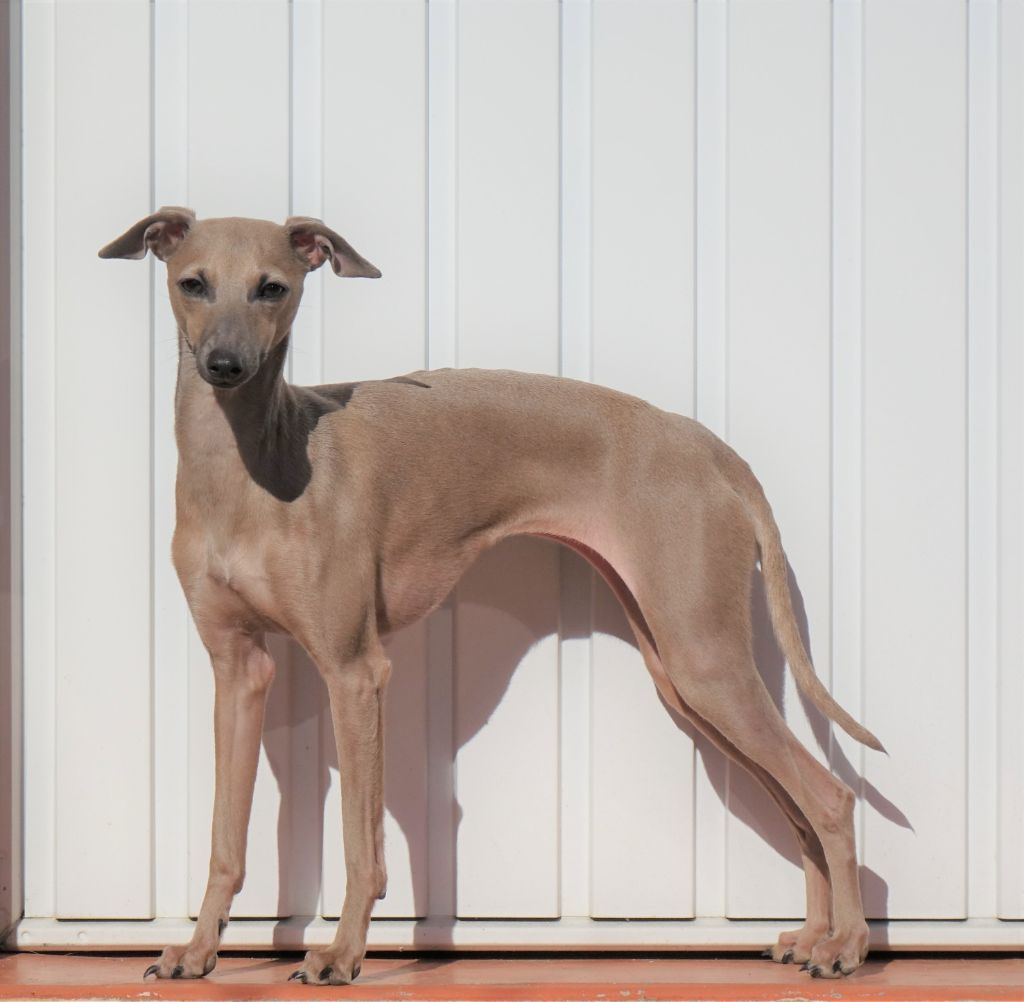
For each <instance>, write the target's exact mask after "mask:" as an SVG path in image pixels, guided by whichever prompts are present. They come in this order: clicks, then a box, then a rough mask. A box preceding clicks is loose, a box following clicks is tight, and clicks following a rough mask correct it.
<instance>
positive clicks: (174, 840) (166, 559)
mask: <svg viewBox="0 0 1024 1002" xmlns="http://www.w3.org/2000/svg"><path fill="white" fill-rule="evenodd" d="M153 41H154V44H153V204H154V206H160V205H188V204H189V197H188V7H187V5H186V4H185V3H182V2H180V0H159V2H158V3H156V4H154V6H153ZM147 267H149V268H151V269H152V275H153V285H152V290H153V295H152V324H153V327H152V345H153V347H152V358H151V368H152V390H151V408H152V415H153V458H152V473H153V483H152V510H153V536H152V542H151V552H152V560H153V579H152V580H153V584H152V587H153V705H154V706H156V707H159V712H157V713H154V714H153V782H154V786H155V788H156V789H157V790H159V795H158V796H155V797H154V798H153V829H154V831H153V855H154V861H153V871H154V872H153V891H154V898H155V905H156V914H157V915H158V916H164V915H182V914H185V913H187V910H188V850H189V839H188V814H189V812H188V802H189V789H188V781H189V773H188V769H186V768H183V767H182V766H183V757H182V748H186V747H187V746H188V710H189V705H188V670H187V665H188V638H189V630H190V623H189V614H188V606H187V604H186V602H185V597H184V595H183V593H182V590H181V585H180V584H179V582H178V575H177V573H176V572H175V570H174V565H173V564H172V563H171V539H172V536H173V533H174V520H175V498H174V480H175V474H176V471H177V460H178V452H177V444H176V443H175V440H174V395H175V388H176V385H177V375H178V334H177V324H176V322H175V319H174V314H173V313H172V311H171V305H170V300H169V298H168V296H167V291H166V289H167V282H166V277H167V270H166V268H165V266H164V265H163V263H161V262H159V261H154V262H153V263H152V264H151V265H148V266H147Z"/></svg>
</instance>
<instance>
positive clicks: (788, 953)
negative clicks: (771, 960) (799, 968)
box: [782, 950, 793, 964]
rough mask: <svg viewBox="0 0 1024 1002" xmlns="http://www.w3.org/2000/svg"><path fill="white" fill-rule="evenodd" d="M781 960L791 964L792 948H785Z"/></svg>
mask: <svg viewBox="0 0 1024 1002" xmlns="http://www.w3.org/2000/svg"><path fill="white" fill-rule="evenodd" d="M782 962H783V963H784V964H791V963H792V962H793V951H792V950H787V951H786V952H785V953H784V954H783V955H782Z"/></svg>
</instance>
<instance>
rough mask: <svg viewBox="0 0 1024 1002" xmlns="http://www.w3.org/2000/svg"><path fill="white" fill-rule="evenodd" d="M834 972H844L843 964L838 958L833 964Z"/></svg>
mask: <svg viewBox="0 0 1024 1002" xmlns="http://www.w3.org/2000/svg"><path fill="white" fill-rule="evenodd" d="M832 973H833V974H842V973H843V965H842V964H841V963H840V962H839V961H838V960H837V961H836V962H835V963H834V964H833V965H832Z"/></svg>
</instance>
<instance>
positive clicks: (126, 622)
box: [55, 0, 153, 918]
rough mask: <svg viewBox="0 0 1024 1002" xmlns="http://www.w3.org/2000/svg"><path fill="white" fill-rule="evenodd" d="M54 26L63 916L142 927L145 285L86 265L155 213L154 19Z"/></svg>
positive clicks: (145, 868) (88, 13)
mask: <svg viewBox="0 0 1024 1002" xmlns="http://www.w3.org/2000/svg"><path fill="white" fill-rule="evenodd" d="M56 15H57V20H56V63H57V65H58V66H59V67H60V75H59V77H58V82H57V90H56V129H57V134H58V136H59V141H58V149H59V156H58V159H57V173H56V192H57V201H56V220H55V225H56V229H57V232H58V233H60V234H61V237H60V240H59V242H58V244H57V263H56V277H57V282H56V294H57V313H56V324H57V343H56V363H57V369H56V373H55V379H56V400H57V407H56V419H57V427H56V434H57V440H56V449H57V481H56V493H57V508H56V519H57V522H56V534H57V565H56V575H57V580H58V582H59V584H58V588H57V616H56V626H57V635H56V643H57V787H56V797H57V805H58V807H57V878H56V883H57V913H58V914H59V915H61V916H65V917H87V918H102V917H126V916H128V917H134V918H146V917H149V916H150V915H151V914H152V908H153V903H152V899H151V871H150V865H151V839H152V831H151V827H150V809H151V797H152V789H151V783H150V769H151V756H150V726H149V720H150V718H149V700H150V670H149V661H150V601H149V573H150V567H149V531H150V525H149V468H150V460H149V455H150V441H149V399H148V397H149V379H148V372H149V365H148V362H149V350H148V344H147V340H148V337H147V323H148V302H149V276H148V275H147V274H146V270H147V269H146V266H145V265H138V264H136V265H135V267H134V268H131V267H129V266H128V265H127V264H111V263H109V262H105V261H100V260H99V259H98V258H97V257H96V252H97V250H98V249H99V246H100V245H101V244H102V243H104V242H106V241H107V240H109V239H112V238H113V237H114V236H116V232H111V230H110V228H111V226H112V225H115V226H116V227H121V226H123V227H125V228H127V226H128V224H130V223H131V222H133V221H134V220H135V219H137V218H139V217H140V216H143V215H145V214H146V211H147V210H148V208H149V178H150V161H149V144H148V141H147V140H148V136H149V125H150V117H149V91H148V87H146V86H145V81H147V80H148V79H149V74H150V62H149V51H150V50H149V7H148V5H147V4H145V3H138V2H129V0H122V2H118V3H90V2H85V3H80V4H59V5H58V6H57V12H56ZM110 45H114V46H116V49H117V51H118V52H119V53H120V54H121V55H120V57H119V58H118V59H117V60H112V59H111V58H110V50H109V49H108V46H110ZM125 79H129V80H136V81H140V82H142V85H141V86H139V87H125V86H124V80H125ZM97 108H102V109H103V114H102V115H97V114H96V109H97ZM98 151H102V152H101V154H100V155H97V153H98ZM113 220H117V223H116V224H113V223H112V221H113ZM93 317H102V318H103V321H102V324H100V325H99V327H98V328H97V326H96V325H95V324H94V323H93V322H92V321H91V318H93ZM119 359H120V360H125V359H131V365H130V366H129V367H128V368H125V367H124V365H121V364H118V363H117V361H116V360H119ZM98 577H101V579H102V586H101V587H97V579H98ZM109 790H120V791H131V796H105V795H103V793H102V792H100V791H109ZM93 794H96V795H93Z"/></svg>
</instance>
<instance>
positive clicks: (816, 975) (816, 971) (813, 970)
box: [809, 964, 821, 978]
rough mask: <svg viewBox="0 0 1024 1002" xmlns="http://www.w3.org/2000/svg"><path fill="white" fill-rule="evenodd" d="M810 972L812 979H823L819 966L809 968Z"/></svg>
mask: <svg viewBox="0 0 1024 1002" xmlns="http://www.w3.org/2000/svg"><path fill="white" fill-rule="evenodd" d="M809 970H810V972H811V977H812V978H820V977H821V968H820V967H819V966H818V965H817V964H815V965H814V966H813V967H811V968H809Z"/></svg>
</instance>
